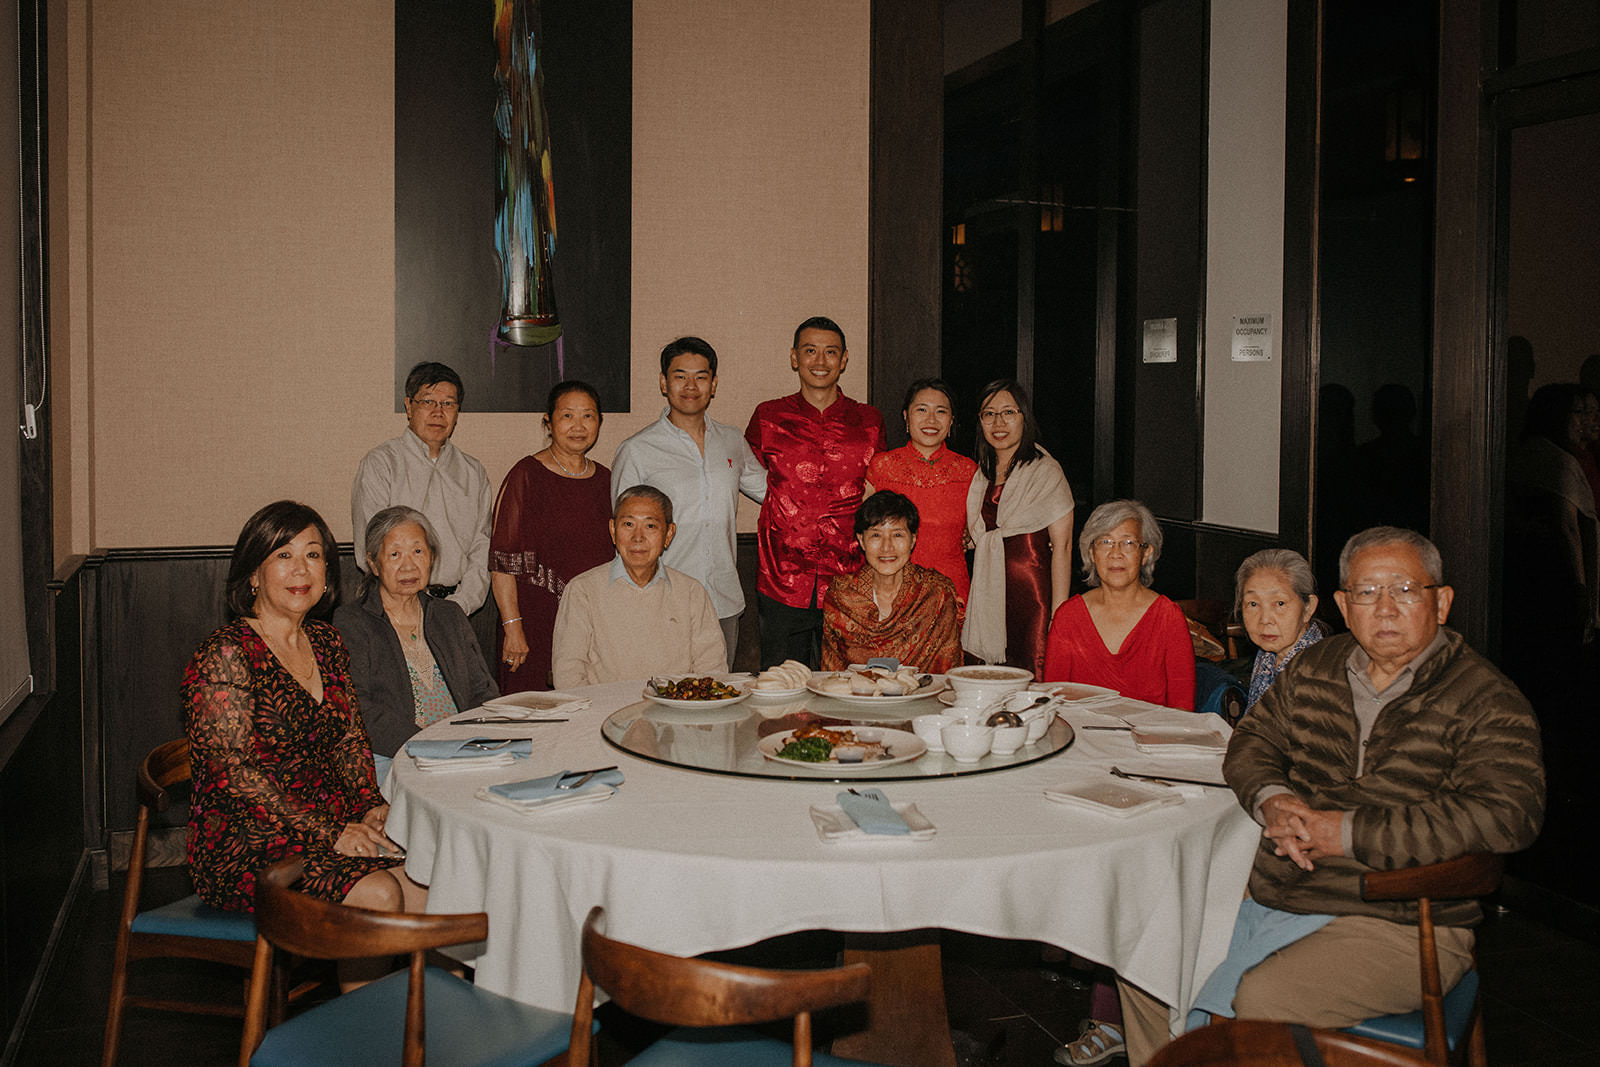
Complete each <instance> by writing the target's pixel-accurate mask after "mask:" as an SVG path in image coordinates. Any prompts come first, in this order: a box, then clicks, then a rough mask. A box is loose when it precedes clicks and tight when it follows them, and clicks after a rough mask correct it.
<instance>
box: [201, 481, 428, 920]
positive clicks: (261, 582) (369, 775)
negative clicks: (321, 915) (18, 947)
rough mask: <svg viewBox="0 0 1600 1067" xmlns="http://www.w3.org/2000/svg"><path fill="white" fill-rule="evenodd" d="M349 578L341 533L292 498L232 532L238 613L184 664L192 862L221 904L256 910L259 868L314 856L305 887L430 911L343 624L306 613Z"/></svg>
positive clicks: (232, 598) (231, 582)
mask: <svg viewBox="0 0 1600 1067" xmlns="http://www.w3.org/2000/svg"><path fill="white" fill-rule="evenodd" d="M337 585H338V563H337V556H336V555H335V548H334V540H333V535H332V534H331V533H330V532H329V531H328V526H327V524H326V523H324V522H323V521H322V517H321V516H319V515H318V514H317V513H316V512H315V511H313V510H312V509H311V508H309V507H306V506H305V505H304V504H296V503H294V502H293V501H290V500H280V501H278V502H277V503H275V504H268V505H267V506H266V507H264V508H262V509H261V510H260V511H258V512H256V513H255V514H254V515H252V516H251V517H250V520H249V521H248V522H246V523H245V526H244V530H243V531H242V532H241V533H240V534H239V540H238V542H237V543H235V545H234V546H233V560H232V562H231V563H230V564H229V566H228V579H227V586H226V599H227V604H228V609H229V611H230V612H231V613H232V614H233V615H234V616H235V618H234V620H233V621H232V622H230V623H228V624H227V625H226V626H223V627H222V628H221V629H219V630H217V631H216V632H215V633H213V634H212V635H211V636H210V637H208V638H206V640H205V641H204V643H202V644H201V646H200V648H199V650H198V651H197V652H196V653H195V654H194V658H193V659H192V660H190V662H189V666H188V668H187V669H186V670H185V671H184V675H183V707H184V720H185V725H186V728H187V731H188V735H189V761H190V764H191V770H192V773H193V776H194V787H193V792H192V796H191V801H190V807H189V845H188V852H189V870H190V873H191V874H192V875H193V877H194V884H195V890H196V891H197V892H198V893H199V894H200V898H201V899H202V900H204V901H205V902H206V903H207V904H210V905H211V906H212V907H214V908H223V909H227V910H230V911H250V910H252V908H253V904H254V896H255V879H256V872H257V871H260V870H262V869H263V868H266V867H270V866H271V865H272V864H273V863H275V862H277V861H278V860H280V859H283V858H284V857H285V856H290V855H298V856H300V857H301V858H302V859H303V860H304V861H305V872H306V873H305V881H304V883H303V885H302V886H301V888H302V889H303V890H304V891H305V892H306V893H309V894H311V895H312V896H315V897H320V898H321V899H323V900H334V901H339V900H342V901H344V902H345V903H346V904H354V905H358V906H360V907H367V908H380V909H383V910H388V911H400V910H405V911H421V910H422V909H423V906H424V904H425V903H426V902H427V890H426V889H424V888H422V887H421V886H419V885H417V884H416V883H415V882H413V881H412V880H411V879H410V878H408V877H407V876H406V874H405V871H404V870H403V869H402V864H403V863H404V860H403V859H401V858H400V850H399V848H398V847H397V846H396V845H395V844H394V842H392V841H390V840H389V838H388V837H386V836H385V835H384V832H383V828H384V822H385V820H386V818H387V817H388V814H389V805H388V804H387V803H385V802H384V799H383V797H382V796H381V795H380V794H379V793H378V783H377V781H376V780H375V778H374V776H373V771H372V752H371V746H370V745H369V744H368V742H367V731H366V727H365V725H364V724H363V723H362V719H361V715H360V712H359V710H358V709H357V707H356V701H355V691H354V689H353V687H352V686H351V684H350V659H349V656H348V655H347V654H346V653H345V649H344V645H342V644H341V643H340V641H339V633H338V631H337V630H335V629H334V628H333V626H332V625H330V624H329V623H325V622H318V621H315V620H312V619H308V618H307V615H308V614H310V612H311V611H312V610H313V609H314V608H317V607H322V606H326V604H327V602H328V601H329V600H330V599H331V598H332V596H333V590H334V588H335V587H336V586H337Z"/></svg>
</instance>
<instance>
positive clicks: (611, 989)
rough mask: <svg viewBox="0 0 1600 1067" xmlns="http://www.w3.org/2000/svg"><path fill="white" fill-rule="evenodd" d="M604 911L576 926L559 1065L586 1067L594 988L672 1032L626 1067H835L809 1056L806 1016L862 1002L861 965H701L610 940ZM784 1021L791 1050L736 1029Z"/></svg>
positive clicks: (838, 1063)
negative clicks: (577, 963)
mask: <svg viewBox="0 0 1600 1067" xmlns="http://www.w3.org/2000/svg"><path fill="white" fill-rule="evenodd" d="M604 915H605V909H604V908H598V907H597V908H594V909H592V910H591V911H590V912H589V917H588V918H587V919H586V920H584V924H583V977H582V979H581V980H580V983H579V985H578V1004H577V1007H576V1008H575V1009H574V1011H573V1013H572V1043H571V1048H570V1050H569V1052H568V1056H567V1060H568V1063H569V1064H571V1065H572V1067H586V1065H589V1064H592V1063H594V1062H595V1060H594V1050H593V1045H592V1042H591V1040H590V1032H591V1029H592V1027H591V1020H592V1019H593V1015H594V996H595V990H596V989H597V988H598V989H602V990H604V991H605V992H606V993H607V994H608V995H609V996H610V997H611V999H612V1001H613V1002H614V1003H615V1004H616V1005H617V1006H618V1007H619V1008H621V1009H622V1010H623V1011H627V1012H630V1013H632V1014H634V1015H637V1016H640V1017H641V1018H645V1019H649V1020H651V1021H653V1022H658V1023H666V1024H668V1025H671V1026H679V1027H703V1028H706V1029H698V1030H696V1029H679V1030H674V1031H672V1032H671V1033H669V1034H667V1035H666V1036H665V1037H663V1038H662V1039H661V1040H659V1041H657V1042H656V1043H655V1044H653V1045H651V1046H650V1047H649V1048H647V1049H645V1050H644V1051H643V1052H641V1053H640V1054H639V1055H638V1056H635V1057H634V1058H633V1059H631V1060H629V1061H628V1063H629V1064H630V1067H678V1065H680V1064H681V1065H690V1064H693V1065H697V1067H708V1065H710V1067H714V1065H719V1064H727V1065H729V1067H813V1065H814V1067H844V1065H846V1064H860V1062H861V1061H859V1060H842V1059H839V1058H837V1057H835V1056H829V1055H825V1054H822V1053H813V1052H812V1051H811V1013H812V1012H813V1011H820V1010H821V1009H824V1008H833V1007H837V1006H839V1005H841V1004H852V1003H855V1002H857V1001H860V1000H863V999H865V998H866V996H867V991H868V988H869V986H870V984H871V981H872V971H871V969H870V968H869V967H868V966H867V965H866V964H864V963H855V964H850V965H849V966H845V967H835V968H833V969H831V970H826V971H771V970H762V969H759V968H755V967H740V966H736V965H734V964H730V963H714V962H712V961H710V960H698V959H685V958H683V957H681V956H668V955H666V954H664V953H660V952H652V951H650V950H649V949H645V948H639V947H638V946H636V945H629V944H625V943H623V942H621V941H613V940H611V939H610V938H608V937H606V936H605V935H604V934H602V933H601V932H600V926H601V923H602V920H603V918H604ZM790 1017H793V1018H794V1044H793V1045H792V1046H791V1045H788V1044H785V1043H784V1042H782V1041H776V1040H773V1039H771V1038H766V1037H762V1036H760V1035H759V1034H756V1033H753V1032H751V1031H749V1030H746V1029H743V1027H744V1026H747V1025H750V1024H753V1023H767V1022H775V1021H777V1020H779V1019H787V1018H790Z"/></svg>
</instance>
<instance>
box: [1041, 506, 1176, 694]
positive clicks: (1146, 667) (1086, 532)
mask: <svg viewBox="0 0 1600 1067" xmlns="http://www.w3.org/2000/svg"><path fill="white" fill-rule="evenodd" d="M1078 540H1079V546H1080V550H1081V552H1082V554H1083V577H1084V581H1085V582H1086V583H1087V584H1088V585H1089V589H1088V590H1087V591H1085V592H1083V593H1081V594H1079V595H1078V596H1075V597H1073V598H1072V599H1071V600H1069V601H1067V602H1066V603H1065V604H1063V605H1061V608H1060V610H1059V611H1057V612H1056V617H1055V621H1054V622H1052V623H1051V625H1050V640H1049V644H1048V649H1047V651H1046V653H1045V665H1044V676H1043V677H1044V680H1046V681H1051V682H1085V683H1087V684H1089V685H1103V686H1106V687H1108V688H1110V689H1115V690H1116V691H1117V692H1119V693H1121V694H1122V695H1123V696H1125V697H1131V698H1132V699H1134V700H1144V701H1148V702H1149V703H1151V704H1162V705H1164V706H1166V707H1169V708H1182V709H1183V710H1184V711H1193V710H1194V641H1193V639H1192V638H1191V637H1190V636H1189V624H1188V622H1187V621H1185V619H1184V617H1183V610H1182V609H1181V608H1179V607H1178V605H1176V604H1174V603H1173V602H1172V601H1170V600H1168V599H1167V598H1166V597H1164V596H1162V595H1161V594H1160V593H1157V592H1156V591H1155V590H1154V589H1151V588H1150V582H1151V581H1152V580H1153V579H1154V577H1155V569H1156V560H1158V559H1160V558H1161V527H1160V526H1159V525H1157V524H1156V519H1155V516H1154V515H1152V514H1150V509H1149V508H1147V507H1145V506H1144V505H1143V504H1141V503H1139V502H1138V501H1137V500H1113V501H1110V502H1109V503H1105V504H1101V505H1100V506H1099V507H1097V508H1095V509H1094V512H1093V513H1092V514H1091V515H1090V516H1089V521H1088V522H1086V523H1084V524H1083V533H1082V535H1081V536H1080V537H1079V539H1078Z"/></svg>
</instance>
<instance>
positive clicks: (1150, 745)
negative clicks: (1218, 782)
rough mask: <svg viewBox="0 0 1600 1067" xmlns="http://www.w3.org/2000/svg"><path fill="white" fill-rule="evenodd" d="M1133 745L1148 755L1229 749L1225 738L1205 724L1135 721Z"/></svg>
mask: <svg viewBox="0 0 1600 1067" xmlns="http://www.w3.org/2000/svg"><path fill="white" fill-rule="evenodd" d="M1133 747H1134V748H1136V749H1138V750H1139V751H1140V752H1143V753H1145V754H1146V755H1150V756H1218V755H1221V754H1222V753H1224V752H1226V751H1227V750H1228V739H1227V737H1226V736H1224V735H1223V733H1222V731H1221V730H1213V729H1209V728H1206V727H1193V726H1156V725H1150V726H1146V725H1139V724H1136V725H1135V726H1134V728H1133Z"/></svg>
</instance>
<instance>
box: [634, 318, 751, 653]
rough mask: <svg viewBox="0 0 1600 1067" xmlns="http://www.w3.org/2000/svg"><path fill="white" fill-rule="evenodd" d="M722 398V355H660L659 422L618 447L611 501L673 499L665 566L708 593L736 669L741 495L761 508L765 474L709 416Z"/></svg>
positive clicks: (679, 350)
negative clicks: (646, 495) (648, 492)
mask: <svg viewBox="0 0 1600 1067" xmlns="http://www.w3.org/2000/svg"><path fill="white" fill-rule="evenodd" d="M716 394H717V351H716V349H714V348H712V347H711V346H710V345H709V344H707V343H706V342H705V341H702V340H701V339H700V338H698V337H680V338H678V339H677V340H676V341H673V342H672V343H671V344H669V345H667V346H666V347H665V348H663V349H662V350H661V395H662V396H664V397H666V398H667V409H666V410H665V411H663V412H662V413H661V417H660V418H659V419H657V420H656V421H655V422H653V423H651V424H650V425H649V426H646V427H645V428H644V429H642V430H640V431H639V432H638V433H636V434H634V435H633V436H632V437H630V438H628V439H627V440H626V441H624V442H622V444H620V445H618V446H617V451H616V454H615V456H614V457H613V458H612V461H611V486H612V493H613V499H615V496H616V495H617V494H619V493H620V492H621V491H622V490H623V489H626V488H628V487H629V486H634V485H653V486H655V487H656V488H657V489H660V490H661V491H662V492H664V493H666V494H667V496H669V497H671V498H672V508H673V513H674V515H675V517H676V519H677V528H678V529H677V536H676V537H675V538H674V539H673V540H672V542H671V543H670V544H669V545H668V547H667V550H666V553H665V555H663V556H662V557H661V561H662V562H663V563H665V564H666V565H667V566H669V567H671V568H673V569H674V570H679V571H682V572H683V573H685V574H687V575H689V576H691V577H693V578H694V579H696V580H697V581H698V582H699V583H700V584H701V585H703V586H705V588H706V592H707V593H709V594H710V596H711V604H712V607H714V608H715V609H716V612H717V621H718V622H719V623H720V624H721V626H722V636H723V640H724V642H725V643H726V644H727V647H728V666H729V669H732V667H733V661H734V657H735V655H736V654H737V652H738V645H739V617H740V616H741V615H742V614H744V590H743V589H742V588H741V587H740V585H739V570H738V565H737V564H736V562H735V559H734V519H735V516H736V515H737V513H738V508H739V494H740V493H743V494H744V495H745V496H747V497H749V498H750V499H751V500H754V501H755V502H756V503H758V504H759V503H761V501H762V500H763V499H765V498H766V495H767V471H766V468H765V467H763V466H762V465H761V464H760V462H759V461H757V459H756V457H755V454H754V453H753V452H751V451H750V446H749V444H747V443H746V442H745V439H744V435H743V434H742V433H740V432H739V431H738V430H736V429H734V428H733V427H732V426H728V425H725V424H723V423H720V422H718V421H717V420H715V419H713V418H711V417H709V416H708V415H707V414H706V408H708V407H709V406H710V405H711V398H712V397H714V396H716Z"/></svg>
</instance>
